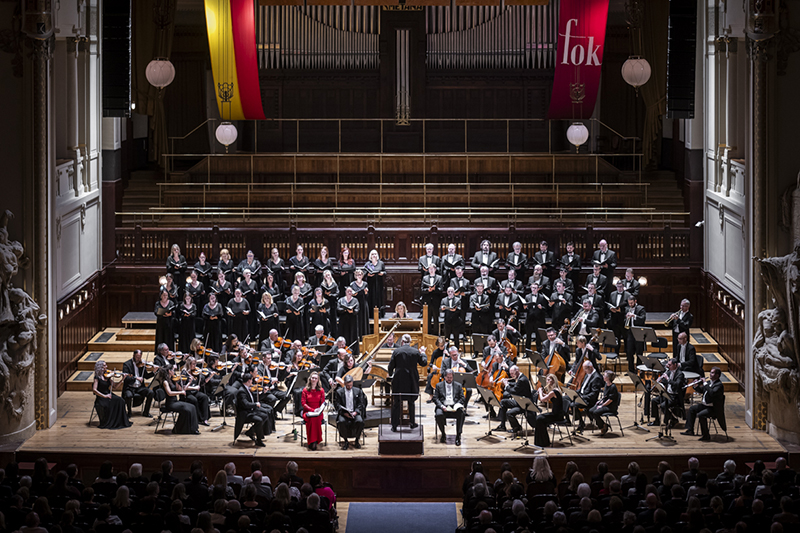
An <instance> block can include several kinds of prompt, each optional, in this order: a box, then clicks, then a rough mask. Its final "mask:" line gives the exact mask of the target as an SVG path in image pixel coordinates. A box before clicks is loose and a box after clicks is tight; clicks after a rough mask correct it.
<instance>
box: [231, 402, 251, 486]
mask: <svg viewBox="0 0 800 533" xmlns="http://www.w3.org/2000/svg"><path fill="white" fill-rule="evenodd" d="M233 410H234V411H235V412H236V421H235V422H234V424H233V442H232V443H231V446H235V445H236V441H237V440H238V439H239V436H240V435H241V434H242V433H243V432H244V431H246V430H249V429H250V428H252V427H253V424H254V422H246V421H245V419H246V418H247V413H246V412H242V413H239V411H238V410H237V409H236V403H234V404H233ZM245 426H247V429H245ZM240 488H241V487H240ZM234 492H235V491H234Z"/></svg>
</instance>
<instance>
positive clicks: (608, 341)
mask: <svg viewBox="0 0 800 533" xmlns="http://www.w3.org/2000/svg"><path fill="white" fill-rule="evenodd" d="M597 342H598V344H600V346H616V345H617V336H616V335H614V332H613V331H611V330H610V329H603V330H601V331H600V335H598V336H597Z"/></svg>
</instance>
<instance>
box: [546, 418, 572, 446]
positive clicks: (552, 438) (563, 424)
mask: <svg viewBox="0 0 800 533" xmlns="http://www.w3.org/2000/svg"><path fill="white" fill-rule="evenodd" d="M550 425H551V426H553V434H552V435H551V436H550V442H555V441H556V431H558V440H559V442H561V441H562V440H564V439H565V438H566V439H569V445H570V446H574V445H575V444H574V443H573V442H572V432H571V431H570V430H569V428H570V424H567V420H566V418H562V419H561V420H559V421H557V422H553V423H551V424H550ZM562 427H563V428H564V430H565V431H563V432H562V431H561V428H562ZM564 433H566V434H567V436H566V437H564Z"/></svg>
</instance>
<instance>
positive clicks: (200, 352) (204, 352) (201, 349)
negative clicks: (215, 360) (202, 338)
mask: <svg viewBox="0 0 800 533" xmlns="http://www.w3.org/2000/svg"><path fill="white" fill-rule="evenodd" d="M197 355H199V356H200V357H205V356H207V355H210V356H213V357H219V352H215V351H212V350H209V349H208V348H206V347H205V346H203V345H202V344H201V345H200V346H199V347H198V348H197Z"/></svg>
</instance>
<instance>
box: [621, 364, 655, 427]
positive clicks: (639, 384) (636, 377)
mask: <svg viewBox="0 0 800 533" xmlns="http://www.w3.org/2000/svg"><path fill="white" fill-rule="evenodd" d="M627 374H628V377H629V378H631V381H632V382H633V387H634V388H633V393H634V397H633V424H631V425H630V426H628V427H626V428H625V429H629V428H634V429H641V430H642V431H646V432H647V433H650V430H649V429H647V428H646V427H644V426H643V425H641V424H639V422H637V421H636V410H637V407H638V405H639V388H640V387H641V389H642V390H643V391H645V392H647V389H646V388H645V386H644V383H642V380H641V379H639V375H638V374H637V373H636V372H631V371H630V370H628V372H627Z"/></svg>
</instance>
